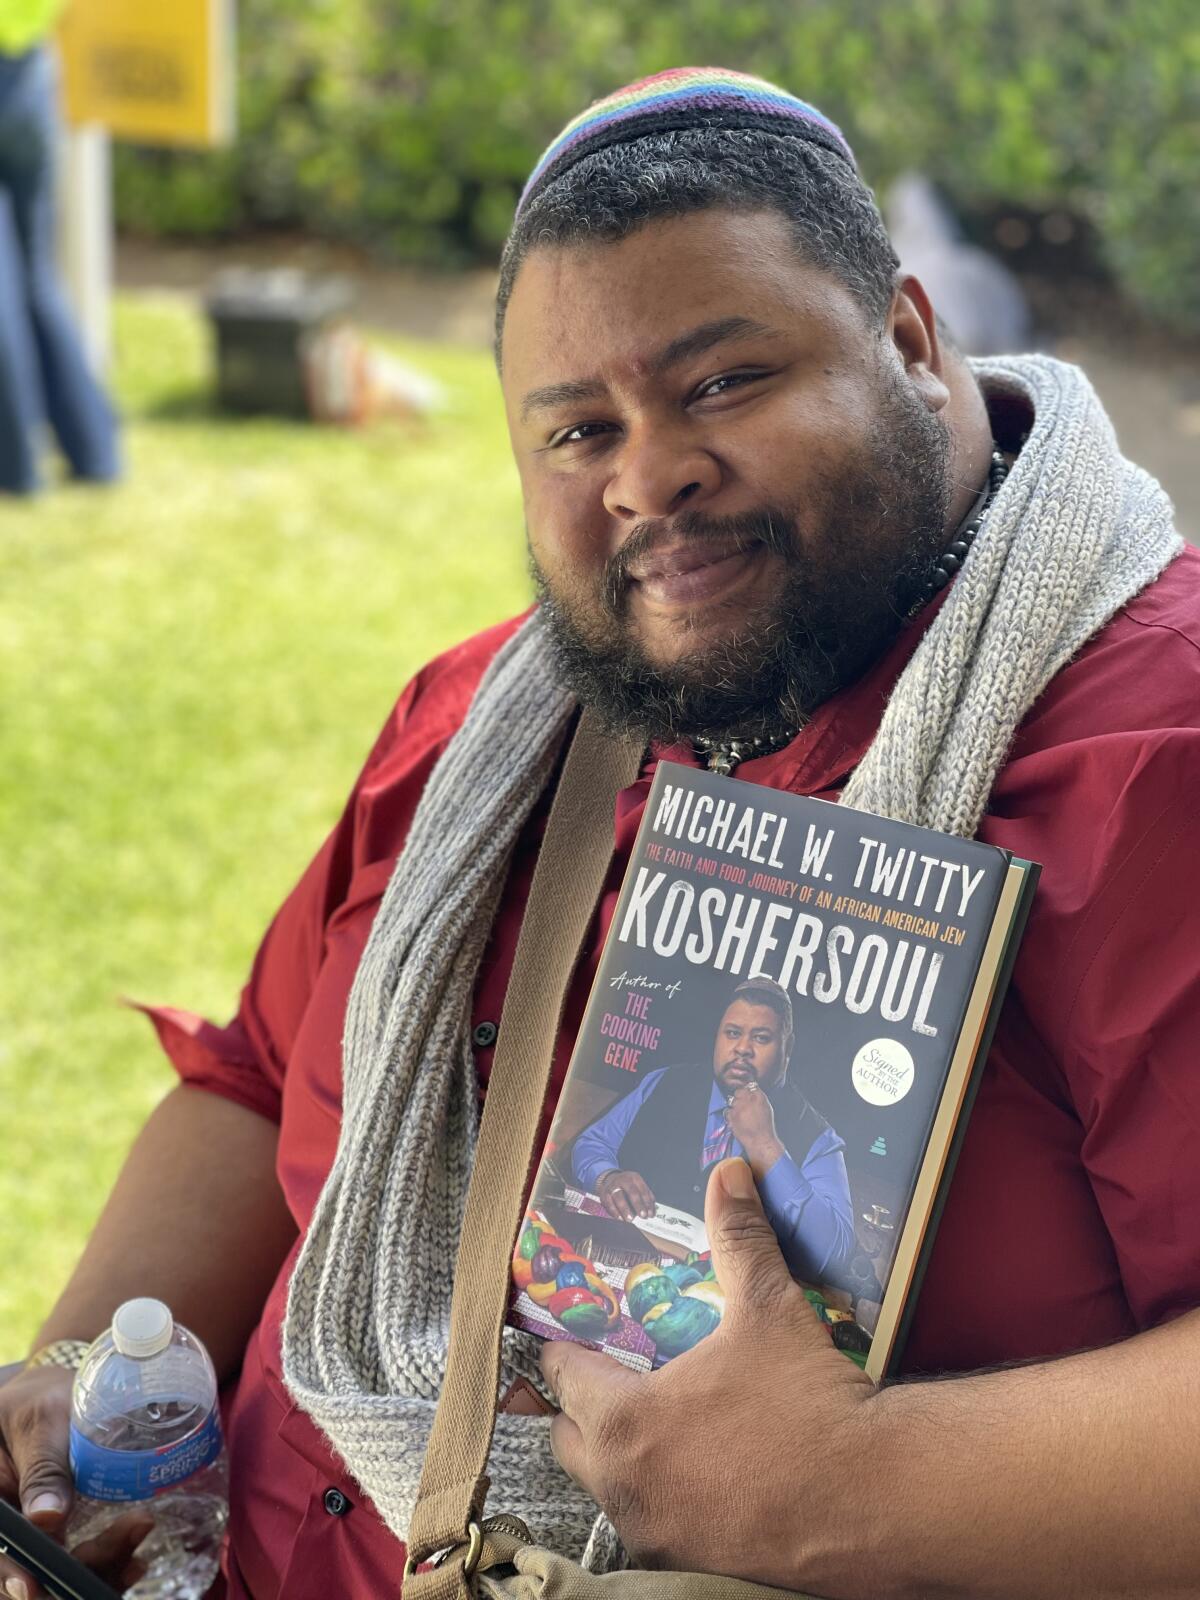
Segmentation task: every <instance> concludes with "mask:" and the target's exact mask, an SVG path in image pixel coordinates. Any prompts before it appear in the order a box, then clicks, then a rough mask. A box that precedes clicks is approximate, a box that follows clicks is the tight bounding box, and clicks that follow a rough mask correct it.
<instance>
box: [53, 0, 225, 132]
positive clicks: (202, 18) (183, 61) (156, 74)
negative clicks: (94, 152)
mask: <svg viewBox="0 0 1200 1600" xmlns="http://www.w3.org/2000/svg"><path fill="white" fill-rule="evenodd" d="M59 46H60V48H61V51H62V59H63V86H64V99H65V104H66V114H67V118H68V120H69V121H70V122H72V123H75V124H80V123H87V122H98V123H100V124H101V126H103V127H105V128H107V129H108V131H109V132H110V133H111V134H112V135H113V137H114V138H117V139H129V140H132V141H133V142H134V143H137V144H170V145H213V144H227V143H228V142H229V141H230V140H231V139H232V138H233V130H234V46H233V0H71V4H70V5H69V6H68V7H67V10H66V14H65V15H64V17H63V19H62V23H61V25H60V28H59Z"/></svg>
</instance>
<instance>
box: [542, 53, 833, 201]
mask: <svg viewBox="0 0 1200 1600" xmlns="http://www.w3.org/2000/svg"><path fill="white" fill-rule="evenodd" d="M680 128H764V129H768V130H769V131H770V132H772V133H786V134H791V135H793V136H795V137H796V138H799V139H807V140H809V142H810V143H812V144H819V145H821V146H823V147H824V148H825V149H826V150H832V151H833V152H834V154H835V155H839V156H841V158H842V159H843V161H846V162H848V163H849V165H850V167H851V168H852V169H853V170H854V171H857V170H858V169H857V167H856V165H855V161H854V153H853V151H852V150H851V149H850V146H849V145H848V144H847V142H846V140H845V138H844V137H843V135H842V132H841V130H840V129H839V128H837V127H836V126H835V125H834V124H833V123H832V122H830V120H829V118H828V117H826V116H823V115H822V114H821V112H819V111H818V110H817V109H816V107H815V106H810V105H808V104H806V102H805V101H803V100H798V99H797V98H796V96H795V95H792V94H788V93H787V92H786V90H784V89H778V88H776V86H775V85H774V84H773V83H768V82H767V81H766V80H765V79H764V78H752V77H750V76H748V75H747V74H746V73H744V72H730V71H728V70H727V69H726V68H724V67H673V68H672V69H671V70H670V71H669V72H656V73H655V75H654V76H653V77H652V78H642V79H640V80H639V81H638V82H637V83H631V84H629V85H628V86H627V87H626V88H624V89H618V90H617V92H616V93H615V94H610V95H608V96H607V98H606V99H604V100H597V101H596V103H595V105H591V106H589V107H588V108H587V110H586V111H582V112H580V114H579V116H577V117H575V118H574V119H573V120H572V121H571V122H568V123H567V125H566V127H565V128H564V129H563V131H562V132H561V133H560V134H559V136H558V138H557V139H555V140H554V142H553V143H552V144H551V145H550V146H549V147H548V149H547V150H546V152H545V154H544V155H543V156H542V158H541V160H540V161H539V162H538V164H537V166H536V167H534V169H533V172H532V173H531V174H530V177H529V182H528V183H527V184H526V185H525V189H524V192H523V193H522V195H521V199H520V201H519V203H518V205H517V215H518V216H519V215H520V214H521V211H522V209H523V208H524V207H525V206H526V205H527V204H528V203H529V199H530V197H531V196H532V195H533V194H534V193H535V192H536V191H537V190H539V189H543V188H544V187H545V186H546V185H547V184H548V183H552V182H553V180H554V179H555V178H558V177H560V176H561V175H562V174H563V173H564V172H565V171H566V170H567V169H568V167H572V166H574V165H575V163H576V162H577V161H579V160H580V159H581V158H582V157H583V156H586V155H590V154H591V153H592V151H593V150H602V149H604V147H605V146H606V145H610V144H624V143H625V142H626V141H627V140H630V139H640V138H641V137H642V136H643V135H645V134H648V133H663V132H667V131H669V130H672V129H680Z"/></svg>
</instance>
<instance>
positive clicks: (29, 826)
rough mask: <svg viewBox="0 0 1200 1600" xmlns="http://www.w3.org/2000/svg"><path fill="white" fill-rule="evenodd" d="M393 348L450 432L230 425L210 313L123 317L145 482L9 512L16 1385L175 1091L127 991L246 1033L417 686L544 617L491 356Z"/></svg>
mask: <svg viewBox="0 0 1200 1600" xmlns="http://www.w3.org/2000/svg"><path fill="white" fill-rule="evenodd" d="M393 347H394V348H395V349H397V350H398V352H399V353H400V354H401V355H403V356H405V357H406V358H408V359H409V360H411V361H412V362H413V363H414V364H417V365H419V366H420V367H421V368H423V369H424V370H426V371H428V372H430V373H431V374H433V375H434V376H435V377H437V378H438V379H439V380H440V381H441V382H442V383H443V384H444V385H445V387H446V389H447V392H448V396H449V405H448V407H447V409H446V411H445V412H444V413H443V414H442V415H440V416H439V417H438V418H437V419H436V420H434V421H431V422H428V423H426V424H422V425H413V426H408V427H406V426H403V425H400V424H392V423H385V424H379V425H377V426H376V427H374V428H373V429H371V430H367V431H363V432H358V431H340V430H336V429H330V428H325V429H317V428H310V427H306V426H303V425H300V424H296V425H291V424H287V423H284V422H276V421H268V420H253V421H227V420H224V419H222V418H220V417H218V416H216V415H214V414H213V413H212V412H211V411H210V410H209V409H208V398H207V397H208V393H209V387H210V369H209V352H208V343H207V336H206V330H205V327H204V324H203V322H202V320H201V318H200V317H199V316H198V315H197V314H196V313H195V312H193V311H192V310H191V309H190V308H189V307H188V306H187V305H186V304H185V303H184V302H182V301H179V300H176V299H171V298H167V297H158V296H138V297H136V298H128V299H125V300H124V301H123V302H121V303H120V304H119V306H118V313H117V361H116V372H115V383H116V389H117V393H118V396H119V401H120V405H121V408H122V411H123V413H124V416H125V419H126V433H125V442H126V448H127V452H128V464H129V471H128V480H127V482H126V483H125V484H124V485H123V486H121V487H119V488H116V489H114V490H95V489H85V488H78V487H72V486H67V487H63V488H59V489H55V490H53V491H51V492H49V493H48V494H46V495H45V496H43V497H42V498H41V499H39V500H37V501H33V502H21V501H12V500H0V560H2V562H3V571H4V581H3V585H2V586H0V681H2V682H3V685H4V692H3V700H2V702H0V704H2V707H3V709H2V711H0V850H2V856H3V861H4V872H3V893H2V894H0V952H2V956H0V1108H2V1115H3V1129H4V1132H3V1159H2V1160H0V1217H2V1218H3V1226H2V1228H0V1237H2V1238H3V1240H4V1244H5V1249H4V1267H3V1271H2V1272H0V1363H2V1362H3V1361H5V1360H9V1359H14V1358H16V1357H17V1356H19V1355H20V1354H22V1353H23V1351H24V1348H25V1345H26V1343H27V1341H28V1340H29V1339H30V1338H31V1337H32V1335H33V1333H34V1332H35V1331H36V1328H37V1326H38V1324H39V1323H40V1321H41V1319H42V1318H43V1317H44V1315H45V1313H46V1311H47V1310H48V1308H49V1306H50V1305H51V1303H52V1302H53V1300H54V1298H55V1297H56V1295H57V1293H58V1289H59V1287H60V1286H61V1284H62V1281H63V1279H64V1277H65V1276H66V1274H67V1273H68V1271H69V1269H70V1267H71V1265H72V1263H73V1261H74V1259H75V1257H76V1256H77V1254H78V1251H79V1249H80V1246H81V1245H82V1243H83V1241H84V1239H85V1237H86V1234H87V1231H88V1229H89V1227H90V1225H91V1222H92V1221H93V1219H94V1217H95V1215H96V1213H97V1210H98V1208H99V1206H100V1203H101V1201H102V1199H103V1197H104V1195H105V1194H106V1192H107V1190H108V1188H109V1185H110V1183H111V1181H112V1178H113V1176H114V1173H115V1172H116V1170H117V1167H118V1165H119V1163H120V1161H121V1159H122V1156H123V1154H124V1152H125V1150H126V1149H127V1147H128V1145H129V1142H130V1140H131V1138H132V1136H133V1134H134V1132H135V1131H136V1129H137V1128H138V1127H139V1125H140V1124H141V1122H142V1120H143V1119H144V1117H145V1116H146V1114H147V1112H148V1111H149V1110H150V1109H151V1107H152V1106H153V1105H154V1104H155V1102H156V1101H157V1100H158V1099H159V1098H160V1097H161V1096H162V1095H163V1094H164V1093H165V1092H166V1090H167V1089H168V1088H169V1087H170V1085H171V1084H172V1082H173V1081H174V1079H173V1075H172V1073H171V1071H170V1069H169V1067H168V1066H167V1065H166V1064H165V1061H164V1059H163V1058H162V1057H161V1056H160V1054H159V1053H158V1051H157V1048H156V1046H155V1044H154V1043H153V1039H152V1033H151V1030H150V1027H149V1025H148V1024H147V1023H146V1022H145V1021H144V1020H143V1019H142V1018H140V1017H139V1016H138V1015H137V1014H136V1013H133V1012H131V1011H129V1010H127V1009H126V1008H124V1007H123V1006H121V1004H120V997H121V996H122V995H128V996H136V997H138V998H142V999H152V1000H166V1001H170V1002H171V1003H173V1004H177V1005H182V1006H186V1007H190V1008H192V1009H195V1010H199V1011H202V1012H205V1013H206V1014H209V1015H213V1016H216V1017H218V1018H221V1019H224V1018H225V1017H226V1016H228V1015H229V1014H230V1012H231V1011H232V1010H233V1007H234V1005H235V1003H236V997H237V992H238V989H239V987H240V984H241V982H242V979H243V977H244V974H245V972H246V969H247V965H248V963H249V960H250V958H251V956H252V954H253V951H254V948H255V945H256V943H257V940H258V937H259V935H260V934H261V932H262V930H263V928H264V927H265V924H266V921H267V919H268V918H269V916H270V915H271V913H272V911H273V910H274V908H275V907H276V905H277V904H278V902H279V900H280V899H281V897H282V896H283V895H284V894H285V893H286V892H287V890H288V889H289V888H290V886H291V884H292V882H293V881H294V880H295V878H296V877H297V876H298V875H299V873H300V872H301V870H302V869H303V868H304V866H305V865H306V863H307V861H308V859H309V857H310V855H311V854H312V853H313V851H314V850H315V849H316V847H317V846H318V844H319V843H320V841H321V839H322V837H323V835H324V833H325V831H326V830H327V829H328V827H329V826H330V825H331V824H332V822H333V821H334V819H335V817H336V816H337V813H338V811H339V809H340V806H341V802H342V801H343V799H344V797H345V795H346V792H347V790H348V788H349V786H350V784H351V782H352V781H353V779H354V776H355V774H356V772H357V770H358V767H359V765H360V764H361V762H362V760H363V758H364V757H365V755H366V752H367V750H368V749H369V747H370V744H371V742H372V740H373V738H374V736H375V733H376V732H377V731H378V728H379V727H380V725H381V724H382V721H383V719H384V717H385V716H386V715H387V712H388V710H389V708H390V706H391V704H392V702H393V700H394V699H395V697H396V695H397V693H398V692H399V690H400V688H401V687H402V686H403V684H404V682H405V680H406V679H407V678H408V677H409V676H410V675H411V673H412V672H413V671H414V670H415V669H416V668H417V667H419V666H420V665H421V663H422V662H424V661H425V660H427V659H428V658H429V657H430V656H431V655H433V654H435V653H436V652H437V651H439V650H441V649H443V648H445V647H446V646H447V645H449V644H451V643H453V642H454V641H455V640H457V639H459V638H462V637H463V636H465V635H466V634H469V633H471V632H473V631H474V630H476V629H478V628H480V627H483V626H485V625H486V624H488V623H490V622H493V621H496V620H498V619H499V618H501V617H503V616H506V615H509V614H511V613H513V612H514V611H516V610H518V609H519V608H520V607H521V606H522V605H523V604H525V602H526V599H527V596H528V580H527V578H526V576H525V571H524V548H523V539H522V533H521V514H520V496H519V491H518V487H517V482H516V475H515V472H514V470H513V467H512V465H511V462H510V460H509V456H508V447H507V441H506V437H505V432H504V423H503V417H502V414H501V410H500V402H499V395H498V391H497V389H496V386H495V379H494V376H493V373H492V370H491V365H490V362H489V360H488V358H487V356H486V355H484V354H482V353H473V352H466V351H461V350H451V349H448V348H445V347H441V346H433V345H429V346H421V345H416V344H395V345H394V346H393ZM214 1154H215V1152H214Z"/></svg>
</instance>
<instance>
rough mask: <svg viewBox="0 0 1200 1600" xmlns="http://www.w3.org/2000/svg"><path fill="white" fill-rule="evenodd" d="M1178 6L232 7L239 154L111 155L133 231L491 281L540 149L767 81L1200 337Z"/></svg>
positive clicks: (1188, 36) (1186, 46)
mask: <svg viewBox="0 0 1200 1600" xmlns="http://www.w3.org/2000/svg"><path fill="white" fill-rule="evenodd" d="M1198 19H1200V13H1198V12H1197V11H1196V9H1195V7H1194V6H1193V5H1192V3H1191V0H1139V3H1138V5H1137V6H1136V7H1135V6H1134V5H1133V4H1132V3H1130V0H1115V3H1114V4H1112V5H1109V6H1107V7H1103V6H1094V5H1092V4H1091V3H1090V0H910V4H908V5H906V6H904V7H895V6H887V5H884V4H882V3H881V0H740V3H739V4H738V5H737V6H730V5H728V4H727V0H688V3H687V4H686V5H679V6H672V7H650V6H646V5H644V4H643V3H642V0H601V3H598V4H595V5H592V6H590V7H587V6H580V5H578V4H577V0H538V3H530V0H244V3H243V6H242V12H241V34H240V41H239V48H240V56H241V59H240V74H239V102H240V137H239V140H238V143H237V146H236V147H235V149H234V150H232V151H227V152H212V153H203V154H166V153H163V152H146V151H136V150H131V149H125V150H122V151H121V152H120V153H119V157H118V162H117V195H118V214H119V217H120V219H121V220H122V221H123V222H124V223H126V224H128V225H130V226H133V227H137V228H140V229H143V230H148V231H159V232H167V233H171V232H185V233H193V234H196V233H199V234H212V233H228V232H231V231H233V230H236V229H239V228H244V227H262V226H270V225H287V226H291V227H301V228H306V229H310V230H312V231H314V232H318V233H320V234H323V235H325V236H330V237H335V238H340V239H345V240H348V241H352V242H354V243H357V244H360V245H363V246H365V247H366V248H368V249H369V250H371V251H373V252H375V253H376V254H379V255H381V256H383V257H391V258H395V259H401V258H402V259H406V260H417V261H425V262H439V263H444V264H460V263H463V262H466V261H472V260H481V259H494V257H495V254H496V252H497V250H498V247H499V245H500V243H501V241H502V239H503V237H504V234H505V232H506V231H507V227H508V223H509V220H510V218H511V215H512V207H513V203H514V201H515V199H516V196H517V194H518V193H519V192H520V188H521V184H522V182H523V181H524V178H525V176H526V174H527V173H528V171H529V169H530V167H531V165H532V164H533V162H534V161H535V160H536V158H537V156H538V154H539V153H540V151H541V149H542V147H543V146H544V145H545V143H546V142H547V141H548V140H549V139H550V138H551V137H552V136H553V135H554V133H555V132H556V131H557V130H558V128H559V127H560V126H561V125H562V123H563V122H564V121H566V120H567V118H569V117H570V116H572V115H574V113H575V112H576V111H578V110H579V109H580V108H581V107H582V106H583V105H585V104H586V103H587V102H588V101H589V100H591V99H594V98H596V97H597V96H599V95H602V94H604V93H606V92H608V91H609V90H610V89H612V88H613V87H614V86H616V85H618V84H620V83H623V82H626V81H628V80H629V79H631V78H634V77H636V76H638V75H640V74H643V73H648V72H654V71H658V70H660V69H662V68H663V67H665V66H671V65H679V64H684V63H688V62H694V61H717V62H721V63H722V64H725V65H728V66H732V67H738V68H742V69H743V70H747V71H752V72H759V73H761V74H762V75H764V76H766V77H770V78H774V79H776V80H777V81H779V82H781V83H783V84H785V85H786V86H787V87H789V88H791V89H793V90H794V91H795V92H797V93H799V94H802V95H804V96H805V97H806V98H811V99H812V100H814V101H815V102H816V103H817V104H818V105H820V106H821V107H822V109H823V110H825V111H827V112H828V113H829V114H830V115H831V116H833V117H834V118H835V119H836V120H838V121H839V122H841V124H842V125H843V126H844V127H845V129H846V131H847V132H848V134H849V135H850V138H851V141H852V142H853V144H854V145H855V148H856V150H857V151H858V153H859V157H860V160H861V163H862V166H863V169H864V171H865V172H866V173H867V175H868V176H869V178H870V179H871V180H872V181H873V182H874V183H876V184H877V185H883V184H886V182H887V181H888V180H889V179H890V178H891V177H893V176H894V175H895V173H896V172H897V170H899V168H901V167H905V166H914V165H915V166H919V167H921V168H922V169H923V170H924V171H925V172H926V173H927V174H928V175H929V176H930V177H932V178H934V179H935V180H937V181H938V182H939V183H941V184H942V185H943V186H944V187H945V188H946V190H947V191H948V192H949V194H950V195H951V197H952V198H955V199H957V200H958V201H960V202H961V203H963V204H965V205H970V206H971V207H972V208H974V209H975V210H979V209H986V208H988V207H989V206H994V205H996V204H1002V203H1004V202H1006V201H1007V202H1011V203H1020V204H1022V205H1024V206H1031V207H1034V208H1039V207H1045V208H1047V209H1049V208H1055V209H1065V210H1069V211H1072V212H1074V213H1075V214H1076V215H1077V216H1079V217H1080V218H1082V219H1085V220H1086V221H1087V222H1088V223H1089V224H1090V225H1091V227H1092V229H1093V230H1094V232H1095V235H1096V237H1097V238H1098V240H1099V241H1100V247H1101V249H1102V251H1103V253H1104V256H1105V259H1106V261H1107V262H1108V264H1109V265H1110V267H1111V269H1112V270H1113V272H1114V274H1115V275H1116V277H1117V280H1118V282H1119V283H1120V284H1121V286H1122V287H1123V288H1124V289H1125V291H1126V292H1127V293H1128V294H1129V295H1130V296H1131V298H1133V299H1134V300H1135V301H1138V302H1139V303H1141V304H1142V305H1143V306H1144V307H1145V308H1146V309H1147V310H1148V311H1150V312H1151V313H1152V314H1154V315H1156V316H1158V317H1160V318H1162V319H1164V320H1166V321H1169V322H1172V323H1174V324H1176V325H1178V326H1181V327H1186V326H1192V327H1200V270H1198V269H1200V199H1198V198H1197V195H1198V192H1200V191H1198V188H1197V184H1196V172H1197V170H1200V134H1198V132H1197V130H1198V129H1200V20H1198Z"/></svg>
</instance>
